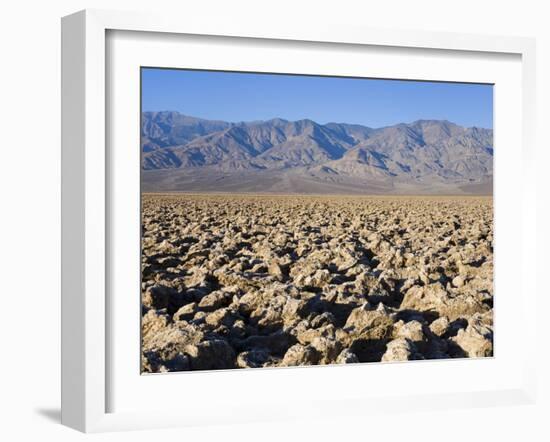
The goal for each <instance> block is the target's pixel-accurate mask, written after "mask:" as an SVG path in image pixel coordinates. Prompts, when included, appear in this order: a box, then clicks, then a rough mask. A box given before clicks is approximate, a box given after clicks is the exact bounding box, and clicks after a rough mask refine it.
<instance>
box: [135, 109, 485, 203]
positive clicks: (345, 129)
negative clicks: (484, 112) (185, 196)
mask: <svg viewBox="0 0 550 442" xmlns="http://www.w3.org/2000/svg"><path fill="white" fill-rule="evenodd" d="M141 130H142V132H141V146H142V168H143V170H144V174H149V175H148V176H147V179H146V180H145V181H146V182H147V183H148V188H151V189H152V190H155V186H156V185H158V186H156V187H158V188H159V190H187V188H188V187H189V186H191V189H189V190H193V189H195V190H196V189H197V187H196V186H195V185H194V184H193V182H194V181H196V182H198V183H202V184H201V185H202V186H203V187H206V188H207V189H211V188H215V187H216V186H218V185H219V186H221V185H222V184H221V183H222V182H223V183H224V184H225V183H227V182H228V181H232V182H233V184H234V187H235V191H239V189H240V188H241V187H243V188H244V187H247V188H251V189H254V188H255V186H254V183H255V182H257V187H258V189H264V190H265V189H266V185H265V183H263V182H262V181H266V180H267V181H269V186H267V191H271V189H273V191H278V189H280V188H281V186H282V187H285V186H286V185H288V186H290V187H291V190H292V187H293V184H292V183H295V182H300V183H302V182H303V181H304V180H308V183H309V184H308V186H307V187H308V188H309V187H315V183H317V185H318V187H319V188H320V189H322V188H323V187H327V185H328V186H334V185H337V186H344V187H345V188H346V189H352V190H354V191H355V190H357V191H359V192H360V193H361V192H368V191H369V189H378V188H382V189H387V191H388V192H395V191H399V189H403V188H406V189H409V188H410V189H411V190H413V191H414V190H415V189H420V190H422V189H424V190H423V191H426V189H428V190H430V186H431V187H433V188H434V189H439V188H443V189H451V190H452V189H458V190H457V192H458V193H461V192H463V191H462V190H461V189H462V188H463V187H464V186H466V185H478V187H479V185H481V187H480V188H485V187H486V188H490V187H492V174H493V155H494V150H493V131H492V129H486V128H480V127H476V126H473V127H463V126H460V125H457V124H455V123H453V122H450V121H447V120H428V119H419V120H416V121H413V122H412V123H399V124H396V125H391V126H385V127H381V128H372V127H367V126H363V125H359V124H348V123H334V122H330V123H326V124H320V123H317V122H315V121H313V120H310V119H302V120H297V121H288V120H285V119H282V118H273V119H270V120H265V121H253V122H238V123H233V122H226V121H219V120H205V119H201V118H196V117H192V116H188V115H183V114H180V113H178V112H172V111H166V112H144V113H142V122H141ZM262 173H263V175H262ZM201 174H203V175H208V176H211V177H212V179H211V180H205V179H204V178H202V177H200V175H201ZM258 175H261V176H258ZM191 178H193V179H191ZM199 178H200V179H199ZM239 178H240V179H241V181H242V182H243V183H246V186H244V185H243V186H239V184H238V179H239ZM224 180H225V181H224ZM178 183H179V184H178ZM215 183H218V184H215ZM284 183H286V184H285V185H283V184H284ZM289 183H290V184H289ZM484 186H485V187H484ZM306 193H310V192H306ZM382 193H384V191H382ZM466 193H467V192H466Z"/></svg>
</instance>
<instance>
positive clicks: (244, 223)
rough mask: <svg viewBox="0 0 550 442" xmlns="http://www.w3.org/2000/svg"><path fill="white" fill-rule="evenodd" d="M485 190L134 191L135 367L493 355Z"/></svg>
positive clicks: (490, 255) (489, 225) (222, 366)
mask: <svg viewBox="0 0 550 442" xmlns="http://www.w3.org/2000/svg"><path fill="white" fill-rule="evenodd" d="M492 243H493V206H492V198H490V197H467V196H450V197H444V196H441V197H410V196H407V197H397V196H388V197H386V196H384V197H382V196H380V197H364V196H275V195H221V194H218V195H213V194H212V195H206V194H205V195H198V194H195V195H191V194H144V195H143V197H142V294H141V296H142V371H143V372H166V371H183V370H209V369H230V368H257V367H275V366H298V365H317V364H334V363H338V364H345V363H357V362H375V361H383V362H386V361H403V360H419V359H445V358H461V357H485V356H492V354H493V245H492Z"/></svg>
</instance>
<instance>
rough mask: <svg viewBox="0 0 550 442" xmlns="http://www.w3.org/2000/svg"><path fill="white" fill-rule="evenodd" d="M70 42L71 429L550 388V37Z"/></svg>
mask: <svg viewBox="0 0 550 442" xmlns="http://www.w3.org/2000/svg"><path fill="white" fill-rule="evenodd" d="M62 31H63V32H62V35H63V38H62V45H63V62H62V64H63V85H62V90H63V93H62V101H63V102H62V104H63V106H62V107H63V115H62V117H63V118H62V119H63V129H62V135H63V137H62V138H63V149H62V152H63V158H62V174H63V185H62V205H63V208H62V211H63V212H62V219H63V231H62V241H63V244H62V255H63V257H62V260H63V262H62V269H63V274H62V290H63V293H62V307H63V311H62V321H63V323H62V350H63V358H62V369H63V374H62V387H63V391H62V421H63V423H64V424H66V425H68V426H71V427H73V428H76V429H79V430H81V431H86V432H88V431H109V430H117V429H138V428H154V427H166V426H185V425H208V424H212V423H231V422H254V421H260V420H273V419H285V418H295V417H298V416H299V417H301V418H307V417H308V416H317V417H319V416H320V415H321V416H322V415H326V416H330V415H333V414H334V412H335V408H337V410H338V413H341V414H342V415H347V414H349V415H352V414H364V413H367V412H372V411H374V410H376V412H395V411H406V410H408V409H412V408H414V409H418V407H422V408H426V409H434V410H435V409H440V408H442V407H445V408H448V407H457V408H459V407H469V406H489V405H498V404H503V403H506V404H512V403H513V404H521V403H530V402H532V401H533V400H534V399H533V398H534V385H535V384H534V383H535V379H534V364H535V358H534V357H533V354H534V351H533V345H534V339H533V336H534V330H535V324H534V322H533V321H532V320H530V319H529V320H528V319H527V317H526V316H523V315H522V314H521V311H522V310H523V309H525V308H526V306H527V305H529V304H531V303H533V302H534V297H535V293H536V291H535V289H534V281H533V280H532V279H531V278H528V277H525V272H526V271H527V270H528V265H529V264H528V259H527V257H528V256H529V255H530V254H532V253H533V248H534V247H535V231H534V228H533V225H534V223H535V218H534V214H533V209H532V206H533V201H532V198H533V195H534V187H535V186H534V177H533V176H532V175H530V174H529V170H530V167H531V165H532V162H533V161H534V157H533V144H534V132H533V129H534V127H533V126H534V123H533V113H534V96H535V83H534V42H533V41H532V40H529V39H523V38H509V37H498V38H497V37H489V36H474V35H457V34H445V33H441V34H432V33H424V32H414V31H407V32H404V31H399V32H397V31H394V32H393V31H388V30H385V31H381V30H375V29H349V28H343V27H337V26H336V27H333V26H331V27H330V29H328V28H327V27H326V26H319V27H316V26H314V25H308V26H307V27H305V28H300V29H297V28H292V27H284V26H283V27H280V26H278V27H275V26H273V27H271V28H270V27H269V26H264V25H262V26H259V25H256V26H255V25H254V24H251V23H226V24H224V25H223V26H220V25H219V24H216V25H215V26H214V25H213V24H210V23H208V21H207V20H201V19H200V18H197V19H196V20H193V21H192V22H191V21H190V22H184V23H180V22H179V20H176V19H175V18H171V17H154V16H151V15H147V16H146V15H141V14H127V13H114V12H108V11H83V12H79V13H76V14H74V15H71V16H68V17H65V18H64V19H63V23H62ZM518 269H521V271H519V272H518ZM518 327H519V329H521V330H522V333H521V334H520V333H517V330H518ZM411 379H414V382H412V381H411ZM449 379H452V382H449ZM251 397H253V400H251ZM336 404H337V405H338V406H337V407H334V406H331V405H336Z"/></svg>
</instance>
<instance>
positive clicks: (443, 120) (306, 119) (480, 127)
mask: <svg viewBox="0 0 550 442" xmlns="http://www.w3.org/2000/svg"><path fill="white" fill-rule="evenodd" d="M145 113H177V114H179V115H182V116H185V117H190V118H196V119H197V120H204V121H218V122H223V123H229V124H252V123H267V122H269V121H273V120H281V121H285V122H287V123H298V122H300V121H311V122H313V123H315V124H318V125H321V126H326V125H328V124H348V125H353V126H362V127H364V128H367V129H384V128H387V127H393V126H399V125H400V124H405V125H411V124H414V123H418V122H421V121H438V122H446V123H451V124H454V125H455V126H458V127H462V128H465V129H484V130H491V131H492V130H494V129H493V127H484V126H476V125H474V126H463V125H461V124H458V123H455V122H454V121H450V120H447V119H446V118H441V119H439V118H418V119H416V120H413V121H411V122H404V121H401V122H399V123H394V124H389V125H386V126H378V127H376V126H370V125H366V124H363V123H346V122H336V121H329V122H327V123H319V122H317V121H315V120H312V119H311V118H301V119H299V120H288V119H286V118H282V117H272V118H268V119H266V120H263V119H258V120H241V121H229V120H222V119H212V118H204V117H197V116H195V115H190V114H188V113H184V112H181V111H179V110H142V111H141V114H145Z"/></svg>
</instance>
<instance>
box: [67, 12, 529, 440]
mask: <svg viewBox="0 0 550 442" xmlns="http://www.w3.org/2000/svg"><path fill="white" fill-rule="evenodd" d="M112 31H115V32H140V33H155V34H154V35H156V36H157V37H158V36H159V35H161V36H172V37H173V36H179V37H181V38H185V36H217V37H218V38H222V39H223V38H227V39H229V38H239V39H254V40H256V41H258V40H261V41H266V40H269V41H272V42H278V41H279V42H280V41H282V42H285V44H286V45H287V46H288V45H293V44H296V45H298V44H300V43H304V42H307V43H308V44H313V45H315V44H338V45H339V47H342V48H345V47H355V48H356V47H367V46H368V47H376V48H378V50H380V51H384V49H385V48H386V49H387V50H390V49H391V48H402V49H403V51H407V50H408V49H410V50H413V49H426V50H430V51H432V53H435V54H436V55H435V56H436V57H437V53H441V54H444V53H449V52H451V53H469V54H475V57H477V58H478V59H480V60H482V59H483V57H484V54H486V55H487V56H489V54H504V55H512V56H515V57H517V59H518V60H519V63H520V69H521V81H520V85H519V87H520V88H521V91H515V92H518V93H520V94H519V95H518V97H520V103H521V109H519V110H517V112H518V113H517V115H519V116H520V119H521V121H518V122H517V123H518V125H519V136H520V137H519V138H518V140H519V143H520V144H521V150H520V151H521V159H522V178H521V179H522V186H521V190H520V191H519V193H518V195H519V197H520V198H521V201H520V203H521V207H522V210H521V214H519V215H518V222H519V221H521V233H520V234H521V246H520V249H521V252H520V253H521V259H522V261H521V262H522V269H523V270H522V271H523V272H525V271H526V269H527V266H528V263H527V259H526V257H527V256H530V255H533V254H534V247H535V243H536V241H535V239H536V237H535V229H534V228H533V226H534V225H535V222H536V220H535V213H534V207H535V198H536V192H535V190H536V189H535V176H534V174H533V173H530V171H532V170H534V149H535V133H534V130H535V127H534V121H535V118H534V107H535V78H534V77H535V67H534V64H535V43H534V40H532V39H527V38H517V37H492V36H479V35H465V34H451V33H427V32H417V31H388V30H377V29H368V28H347V27H344V26H326V24H324V25H323V24H319V25H315V24H308V25H307V26H301V27H294V26H292V25H290V24H289V25H285V24H277V25H273V26H270V27H269V26H268V27H266V26H265V23H263V24H261V25H259V24H254V23H251V22H244V21H243V22H235V21H232V22H225V23H218V22H211V21H209V20H208V19H206V18H201V17H193V18H189V19H188V20H184V21H182V20H181V18H179V17H170V16H153V15H151V14H138V13H136V14H130V13H122V12H112V11H99V10H86V11H81V12H78V13H76V14H73V15H70V16H67V17H65V18H63V21H62V56H63V58H62V122H63V128H62V423H63V424H65V425H67V426H70V427H72V428H75V429H78V430H80V431H85V432H96V431H110V430H122V429H138V428H156V427H168V426H186V425H207V424H209V423H212V422H213V421H215V422H226V423H230V422H235V421H237V420H238V419H239V418H238V417H237V413H219V414H216V413H213V414H205V413H204V409H203V408H201V407H196V409H195V410H194V412H190V410H187V411H185V410H176V409H172V410H171V411H170V410H150V409H139V408H137V409H136V410H129V411H128V410H122V411H118V410H113V409H112V406H111V405H110V403H109V395H110V392H111V390H112V389H113V388H114V386H113V384H112V382H111V381H112V376H111V375H110V373H111V370H112V367H111V363H112V360H113V354H112V348H111V344H110V334H112V330H111V331H110V329H111V328H112V324H113V320H116V317H113V316H112V312H111V311H110V308H111V305H112V304H111V303H110V300H109V296H108V287H109V276H110V275H109V271H110V270H109V269H110V267H109V265H110V261H109V260H110V255H109V244H110V242H111V241H112V240H113V238H112V236H111V235H113V234H115V233H116V229H111V228H110V227H109V226H110V223H112V222H113V220H112V213H111V209H110V208H112V203H113V197H112V195H110V193H109V192H110V187H109V180H110V179H112V175H111V168H112V167H113V165H112V164H110V163H109V161H110V156H109V152H108V148H109V142H108V140H109V136H110V134H109V132H108V130H107V122H108V121H110V118H111V115H110V113H111V109H110V108H109V106H108V103H109V99H108V98H109V95H108V94H109V93H110V89H109V81H110V77H109V76H107V75H106V72H108V69H107V68H108V64H109V63H110V62H112V60H111V61H110V60H108V56H113V53H112V52H109V50H108V44H107V35H108V33H109V32H112ZM150 35H152V34H150ZM434 51H435V52H434ZM115 56H116V55H115ZM137 113H138V110H137V109H136V115H137ZM515 115H516V114H514V116H515ZM496 133H497V135H496V136H497V139H498V131H497V132H496ZM497 155H498V154H497ZM132 164H133V163H132ZM117 167H118V166H117ZM496 173H497V174H498V173H499V172H498V168H497V169H496ZM138 197H139V195H138ZM498 222H499V221H498V219H497V221H496V223H498ZM512 227H513V226H512ZM497 238H498V236H497ZM497 250H499V249H498V247H497ZM500 250H502V252H496V259H497V261H498V259H499V256H500V255H499V254H498V253H501V255H502V256H505V254H506V252H505V251H504V249H500ZM497 267H498V264H497ZM518 284H519V283H518ZM534 284H535V282H534V281H533V280H532V279H529V278H521V285H520V286H518V287H520V290H521V293H522V296H521V297H519V300H518V302H519V303H520V304H521V307H522V308H525V309H526V308H527V307H526V306H527V305H534V304H535V302H536V300H535V299H534V297H535V296H536V287H535V285H534ZM503 311H505V310H504V309H503ZM498 321H499V319H498V318H497V323H498ZM501 323H502V324H505V320H502V321H501ZM497 327H498V326H497ZM535 327H536V324H535V323H534V322H533V321H530V322H528V321H527V320H525V319H524V320H523V323H522V330H523V331H524V333H525V335H524V336H525V337H526V339H525V340H524V342H525V348H522V351H521V352H520V353H518V356H517V358H518V361H519V362H518V367H516V368H515V369H514V370H515V371H514V376H513V377H514V378H513V379H511V380H510V382H509V384H506V385H502V386H501V387H499V388H496V387H494V386H493V387H491V388H489V389H483V388H477V387H476V388H477V389H475V390H472V391H468V390H464V391H461V392H454V393H449V392H444V391H441V392H438V391H437V389H435V390H433V391H430V392H428V393H427V394H424V395H419V394H414V393H407V392H405V393H403V392H399V391H389V392H388V394H385V395H384V394H383V395H377V396H376V401H374V399H373V397H372V396H369V395H368V394H367V393H365V392H363V391H362V390H361V389H360V388H359V389H358V392H357V395H355V396H354V397H349V396H346V395H344V394H340V395H339V394H338V393H336V394H334V395H333V396H332V397H330V398H329V399H328V400H329V401H338V404H339V407H338V409H339V410H340V411H339V412H340V413H355V414H362V413H365V412H368V411H369V410H375V409H376V410H377V411H378V412H380V411H383V412H396V411H405V410H407V409H408V408H409V407H414V408H415V409H418V408H419V407H420V408H424V409H441V408H453V407H469V406H472V404H474V405H477V406H490V405H498V404H522V403H533V401H534V400H535V399H534V398H535V390H536V388H535V375H534V373H535V368H536V367H535V365H536V357H535V356H534V354H535V352H534V348H533V347H534V342H535V338H534V336H535ZM501 330H504V329H501ZM138 333H139V332H138ZM497 333H498V332H497ZM527 337H529V338H527ZM497 339H498V338H497ZM497 352H498V347H497ZM498 358H499V356H498V353H497V355H496V357H495V359H498ZM136 359H137V355H136ZM477 362H483V361H477ZM436 363H437V362H430V364H436ZM367 365H369V364H361V366H354V367H338V368H339V369H341V368H344V369H352V370H354V371H355V373H356V374H357V373H358V370H363V369H365V367H366V366H367ZM394 367H398V366H397V365H394V366H391V367H390V366H384V367H382V366H378V368H377V370H378V371H380V370H400V368H394ZM426 367H427V366H426ZM461 368H462V366H459V365H457V366H456V367H455V369H461ZM303 370H317V372H319V371H318V369H317V368H306V369H294V370H287V369H285V370H282V371H280V372H281V373H284V374H283V375H282V376H283V377H284V378H285V379H286V381H289V382H290V380H291V379H292V378H299V377H300V376H302V375H301V374H300V373H303ZM331 370H332V368H331ZM275 371H276V370H265V371H264V372H263V373H262V374H261V375H260V374H258V373H259V372H258V371H254V370H253V371H250V372H248V373H245V374H244V375H246V376H248V377H249V378H254V379H255V380H254V381H252V382H259V383H260V384H261V383H262V382H263V383H265V382H266V380H268V379H269V377H270V376H271V377H272V378H273V379H275V378H276V376H275V374H274V373H275ZM307 373H312V372H307ZM204 375H205V374H204V373H203V374H202V376H204ZM170 376H172V375H170ZM170 376H161V377H163V378H164V380H163V381H161V382H163V383H164V384H166V383H167V382H171V381H170ZM175 376H176V377H179V379H180V380H179V381H178V382H181V379H182V377H181V375H175ZM193 376H195V377H194V378H193V379H198V378H197V377H196V376H198V375H197V374H193ZM206 376H209V379H210V381H211V382H212V383H215V376H233V375H228V374H227V373H223V372H222V373H219V374H218V373H211V374H206ZM241 376H242V374H241ZM277 376H278V377H279V378H281V376H279V375H278V374H277ZM308 376H309V374H308ZM156 378H157V379H159V377H156ZM173 379H175V378H173ZM277 382H283V381H282V380H281V379H279V380H276V381H275V385H277ZM260 384H258V385H260ZM495 385H496V384H495ZM396 399H399V401H398V403H396ZM258 401H260V403H261V401H262V398H261V397H260V398H258ZM326 404H327V400H323V399H318V398H313V399H312V400H311V401H310V403H309V405H310V408H308V409H307V410H304V407H303V404H297V405H296V406H293V405H292V404H289V406H288V407H286V409H281V407H280V406H279V405H277V403H275V404H274V405H273V406H271V407H270V406H269V405H268V404H262V406H261V407H259V406H258V403H254V404H252V405H251V406H248V408H247V406H246V404H243V403H238V404H237V408H238V409H239V410H240V411H241V413H239V415H240V416H243V417H242V419H241V421H261V420H272V419H284V418H287V417H297V416H303V417H307V416H308V415H312V416H313V415H315V416H317V417H319V416H323V415H324V414H327V416H328V414H329V413H334V409H331V407H323V405H326ZM328 409H330V411H327V410H328ZM243 410H246V411H247V413H242V411H243Z"/></svg>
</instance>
